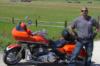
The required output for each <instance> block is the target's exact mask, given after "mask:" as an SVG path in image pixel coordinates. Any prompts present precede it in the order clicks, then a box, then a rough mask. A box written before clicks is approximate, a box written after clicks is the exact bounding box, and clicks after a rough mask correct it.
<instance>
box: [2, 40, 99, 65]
mask: <svg viewBox="0 0 100 66" xmlns="http://www.w3.org/2000/svg"><path fill="white" fill-rule="evenodd" d="M2 56H3V53H2V52H1V53H0V66H7V65H6V64H4V63H3V61H2ZM92 61H93V66H100V41H95V42H94V52H93V58H92ZM13 66H34V64H32V63H26V62H22V63H19V64H17V65H13ZM41 66H50V64H49V65H41ZM51 66H56V65H51ZM57 66H62V65H57ZM63 66H66V65H63Z"/></svg>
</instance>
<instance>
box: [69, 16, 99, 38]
mask: <svg viewBox="0 0 100 66" xmlns="http://www.w3.org/2000/svg"><path fill="white" fill-rule="evenodd" d="M71 27H72V28H73V29H76V33H77V36H78V37H79V38H91V37H92V36H93V33H94V32H93V27H96V28H98V27H99V24H98V22H96V20H95V19H93V18H91V17H90V19H89V20H86V19H84V18H83V16H79V17H78V18H76V19H75V20H74V21H73V23H72V24H71Z"/></svg>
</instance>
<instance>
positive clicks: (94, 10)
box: [0, 0, 100, 47]
mask: <svg viewBox="0 0 100 66" xmlns="http://www.w3.org/2000/svg"><path fill="white" fill-rule="evenodd" d="M99 4H100V2H99V1H93V3H92V4H88V3H87V1H86V0H81V3H67V1H66V0H38V1H32V2H31V3H24V2H22V3H21V2H9V0H0V30H1V31H0V46H1V47H5V46H6V45H7V44H9V43H12V42H14V39H13V38H12V36H11V30H12V28H13V27H14V26H15V25H16V24H12V23H11V22H12V21H11V18H12V17H14V18H16V19H23V20H25V17H26V16H29V17H30V19H31V20H32V21H33V22H34V21H35V20H36V19H38V21H47V22H64V21H65V20H67V21H68V22H71V21H73V19H74V18H75V17H77V16H79V15H80V8H81V7H83V6H88V8H89V11H90V12H89V15H92V16H93V17H94V18H96V19H97V17H98V16H100V15H99V14H100V5H99ZM16 22H18V21H16ZM59 25H60V24H59ZM29 28H30V29H31V30H33V31H36V30H41V29H43V28H45V29H46V30H47V31H48V36H49V37H50V38H54V39H57V38H58V37H59V36H60V33H61V31H62V29H63V28H51V27H35V26H30V27H29ZM58 35H59V36H58ZM97 38H100V33H99V34H98V36H97Z"/></svg>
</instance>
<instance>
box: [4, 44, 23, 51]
mask: <svg viewBox="0 0 100 66" xmlns="http://www.w3.org/2000/svg"><path fill="white" fill-rule="evenodd" d="M20 47H21V45H20V44H10V45H8V46H7V48H6V49H5V51H9V50H11V49H14V48H20Z"/></svg>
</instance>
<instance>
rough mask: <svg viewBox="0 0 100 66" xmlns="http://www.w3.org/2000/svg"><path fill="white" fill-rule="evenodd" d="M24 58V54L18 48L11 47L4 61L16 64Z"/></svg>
mask: <svg viewBox="0 0 100 66" xmlns="http://www.w3.org/2000/svg"><path fill="white" fill-rule="evenodd" d="M21 59H22V54H21V53H19V51H18V49H11V50H8V51H6V52H5V53H4V55H3V61H4V63H5V64H7V65H15V64H17V63H18V62H20V60H21Z"/></svg>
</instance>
